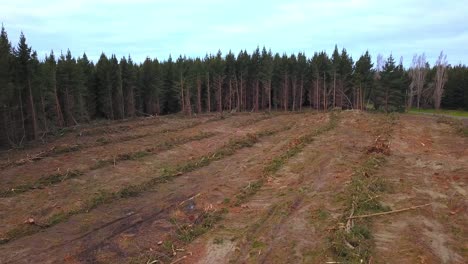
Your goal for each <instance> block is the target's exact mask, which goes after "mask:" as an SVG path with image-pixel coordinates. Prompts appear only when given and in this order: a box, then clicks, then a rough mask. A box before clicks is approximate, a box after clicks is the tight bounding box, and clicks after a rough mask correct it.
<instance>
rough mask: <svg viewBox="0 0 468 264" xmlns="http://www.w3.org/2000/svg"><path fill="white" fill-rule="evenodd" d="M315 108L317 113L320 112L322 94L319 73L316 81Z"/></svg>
mask: <svg viewBox="0 0 468 264" xmlns="http://www.w3.org/2000/svg"><path fill="white" fill-rule="evenodd" d="M315 102H316V103H315V107H316V108H317V111H318V110H320V93H319V75H318V73H317V78H316V79H315Z"/></svg>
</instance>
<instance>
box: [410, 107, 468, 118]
mask: <svg viewBox="0 0 468 264" xmlns="http://www.w3.org/2000/svg"><path fill="white" fill-rule="evenodd" d="M408 112H409V113H411V114H420V113H424V114H435V115H450V116H461V117H468V111H463V110H446V109H440V110H436V109H417V108H412V109H411V110H409V111H408Z"/></svg>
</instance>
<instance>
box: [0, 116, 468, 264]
mask: <svg viewBox="0 0 468 264" xmlns="http://www.w3.org/2000/svg"><path fill="white" fill-rule="evenodd" d="M337 115H338V121H337V124H336V125H335V126H333V127H332V128H331V129H329V130H323V131H321V130H320V128H322V127H325V126H327V124H329V123H330V114H327V113H311V112H309V113H298V114H274V115H265V114H238V115H234V116H226V117H225V118H223V119H220V118H217V117H216V116H213V115H207V116H203V115H202V116H200V117H197V118H193V119H189V118H180V117H176V118H167V117H166V118H159V119H154V120H153V119H150V120H143V121H141V120H139V121H133V122H132V121H129V122H125V123H123V124H119V125H118V126H117V127H119V126H120V127H121V128H119V129H115V127H116V126H115V125H114V126H112V125H109V126H106V125H103V126H100V127H97V128H88V129H87V130H83V131H88V132H81V136H79V137H77V136H76V135H75V134H70V135H65V138H64V139H59V140H56V141H54V142H53V143H51V144H52V145H54V146H60V145H63V144H67V145H80V146H81V147H80V149H77V150H74V151H70V152H64V153H56V154H54V155H50V156H48V157H44V158H41V159H39V160H36V161H27V162H26V163H22V162H18V163H15V161H19V160H22V159H24V158H25V157H26V156H27V155H26V154H28V155H29V156H31V155H33V154H34V153H41V152H43V151H45V150H48V149H50V148H51V145H49V146H46V147H34V148H31V149H28V150H24V151H23V152H17V153H14V154H9V157H8V161H5V160H2V164H7V163H8V166H6V165H5V168H4V169H3V170H2V172H1V173H0V177H1V178H2V184H1V185H0V190H7V191H8V190H11V189H12V188H15V187H16V186H22V185H23V186H30V185H34V184H37V182H38V181H39V180H41V179H44V177H46V176H47V175H51V174H53V173H55V172H56V171H57V168H60V169H59V171H67V170H80V171H81V172H82V174H80V175H77V176H76V177H73V178H67V177H64V178H63V179H62V180H61V181H59V182H51V183H50V184H49V183H47V184H43V185H40V188H30V189H27V190H24V191H22V192H20V193H11V192H10V193H9V194H8V195H5V197H1V198H0V219H1V220H0V238H2V239H3V244H2V245H0V263H31V262H37V263H62V262H64V263H96V262H99V263H115V262H119V263H147V262H148V261H149V262H151V261H153V260H159V261H161V262H162V263H171V262H172V261H178V263H324V262H326V261H338V260H339V256H337V255H336V254H335V253H334V252H333V250H332V249H331V247H330V242H329V239H330V236H331V235H332V233H333V232H334V231H333V230H334V229H336V228H337V227H338V226H340V221H341V219H342V217H343V212H344V208H345V204H346V202H345V201H343V199H342V195H341V193H343V192H345V188H346V186H347V185H348V184H349V182H350V180H351V177H352V175H353V170H354V169H355V168H356V167H358V166H360V164H362V163H363V162H364V161H365V160H366V158H367V157H368V155H369V153H368V149H369V147H370V146H372V145H373V144H374V142H375V139H376V138H378V137H379V136H380V134H381V133H382V131H381V129H379V127H380V126H382V124H384V123H385V122H386V120H387V118H388V117H386V116H384V115H376V114H367V113H362V112H341V113H338V114H337ZM142 124H144V125H142ZM316 130H317V131H320V132H314V133H312V134H313V135H314V136H313V140H311V141H310V142H309V141H308V142H307V144H303V145H301V149H300V151H297V153H296V152H295V153H294V155H291V156H290V157H288V158H287V159H285V160H283V161H284V162H282V163H278V164H279V165H278V166H277V170H275V171H274V172H273V173H270V174H265V171H266V168H267V167H268V166H269V164H271V163H272V162H274V161H275V158H276V157H282V155H283V156H284V153H287V152H288V151H289V150H290V149H291V148H294V146H296V145H297V144H298V142H299V141H300V140H301V136H303V135H308V134H311V132H313V131H316ZM266 132H268V133H266ZM249 133H250V134H257V135H258V136H257V137H255V141H254V144H253V145H252V144H244V143H239V144H238V145H236V146H235V148H234V150H233V151H226V150H225V148H226V146H229V144H230V142H232V139H238V140H244V139H249V137H250V136H249V135H248V134H249ZM135 135H137V136H135ZM199 135H202V136H199ZM103 137H108V138H114V139H115V140H110V142H107V143H106V144H102V143H99V141H100V140H99V139H100V138H103ZM119 139H126V140H119ZM239 142H243V141H239ZM389 142H390V144H389V146H390V154H389V155H388V157H386V160H387V161H386V163H385V164H384V165H383V166H382V167H381V168H379V169H378V171H377V172H376V176H377V177H381V178H383V179H385V181H387V182H388V183H389V184H390V186H391V188H390V189H389V191H388V192H385V193H383V194H381V195H380V196H381V197H380V199H381V200H382V203H384V204H385V205H387V206H389V207H390V208H391V209H398V208H405V207H408V206H412V205H417V204H422V203H431V205H430V206H429V207H425V208H422V209H417V210H411V211H407V212H404V213H399V214H390V215H387V216H380V217H373V218H372V220H371V221H372V225H371V226H372V228H371V233H372V237H373V239H372V241H373V243H374V247H373V254H372V260H374V261H376V262H377V263H465V262H466V261H467V260H468V255H467V253H466V252H467V247H468V244H467V237H468V228H467V227H466V224H465V223H466V222H467V220H468V213H467V211H468V210H467V209H468V202H467V197H466V195H467V191H466V190H467V183H468V140H467V138H463V137H461V136H459V135H457V134H455V132H454V131H453V128H452V127H450V126H449V125H447V124H441V123H438V122H436V119H435V118H433V117H429V116H415V115H400V116H398V118H397V121H396V122H395V123H394V124H392V133H391V136H390V138H389ZM148 147H157V148H156V150H155V151H154V152H151V153H149V154H145V155H144V156H141V157H139V156H138V157H137V158H132V159H121V160H118V161H115V158H114V157H115V156H117V155H119V154H128V153H136V152H139V151H141V150H143V149H145V148H148ZM216 153H221V154H222V155H221V156H219V157H216V155H218V154H216ZM3 157H4V156H3ZM100 159H102V160H104V159H105V160H111V161H112V159H114V160H113V162H110V163H105V164H104V165H101V166H96V165H95V164H96V162H97V161H99V160H100ZM187 164H189V165H190V166H193V164H195V167H194V168H192V167H188V165H187ZM184 166H185V167H184ZM174 168H176V169H177V168H179V169H180V168H184V170H183V171H182V170H181V171H180V172H177V171H178V170H176V171H175V173H173V174H171V175H172V176H171V177H170V178H162V177H164V175H165V173H166V171H171V170H172V169H174ZM187 168H188V169H187ZM158 178H162V180H161V181H158V183H157V184H155V185H154V186H150V187H148V188H144V189H141V190H140V189H138V193H130V194H129V195H126V196H122V195H121V196H118V197H116V198H115V199H114V198H113V197H114V196H112V197H111V198H113V199H106V196H105V194H108V193H116V192H118V193H122V192H121V191H122V190H124V189H125V188H126V187H128V186H129V185H139V186H140V185H145V183H146V182H149V181H151V180H152V179H158ZM260 180H261V183H262V184H258V185H256V184H257V183H258V182H259V181H260ZM34 186H35V185H34ZM246 193H248V195H245V194H246ZM101 198H102V199H101ZM241 198H242V199H241ZM90 199H91V200H92V201H94V202H96V201H97V202H96V206H93V207H86V206H88V205H87V201H88V200H90ZM99 199H101V200H99ZM83 208H85V209H86V208H89V210H88V209H86V210H84V209H83ZM70 212H72V213H70ZM68 214H69V215H68ZM64 215H66V217H64ZM28 219H30V221H31V222H30V223H25V221H26V220H28ZM32 221H34V223H32ZM415 234H417V235H415ZM154 263H156V262H154Z"/></svg>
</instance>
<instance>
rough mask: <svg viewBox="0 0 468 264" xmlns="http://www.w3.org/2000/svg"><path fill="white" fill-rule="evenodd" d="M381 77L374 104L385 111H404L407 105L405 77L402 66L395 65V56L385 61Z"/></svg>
mask: <svg viewBox="0 0 468 264" xmlns="http://www.w3.org/2000/svg"><path fill="white" fill-rule="evenodd" d="M380 76H381V79H380V80H379V81H378V84H377V89H376V91H375V92H376V93H375V97H374V105H375V107H376V109H380V110H383V111H385V112H393V111H402V110H404V105H405V97H404V92H405V88H406V87H405V82H404V79H403V70H402V66H401V68H400V66H398V67H397V66H396V65H395V59H393V56H392V55H390V57H389V58H388V59H387V61H386V62H385V65H384V66H383V69H382V72H381V73H380Z"/></svg>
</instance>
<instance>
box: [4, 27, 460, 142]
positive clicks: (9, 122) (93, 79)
mask: <svg viewBox="0 0 468 264" xmlns="http://www.w3.org/2000/svg"><path fill="white" fill-rule="evenodd" d="M467 87H468V69H467V67H466V66H464V65H458V66H454V67H452V66H450V65H448V64H447V62H446V58H445V56H444V55H443V54H442V53H441V56H440V58H439V60H438V61H437V62H436V63H435V65H434V66H433V67H430V66H429V64H428V63H427V62H426V61H425V57H424V55H415V58H414V59H413V64H412V66H411V67H410V68H409V69H405V68H404V67H403V63H402V59H400V62H399V63H397V62H396V61H395V59H394V58H393V56H392V55H390V56H389V57H388V58H386V59H385V58H383V56H381V55H379V56H378V57H377V61H376V65H374V63H373V62H372V59H371V56H370V54H369V53H368V52H365V53H364V54H363V55H361V56H360V57H359V59H358V60H357V61H354V60H353V59H352V57H351V56H350V55H349V54H348V53H347V51H346V49H342V50H341V51H339V50H338V48H337V47H336V46H335V49H334V52H333V53H332V54H331V56H329V55H328V54H327V53H326V52H324V51H322V52H316V53H314V54H313V56H312V57H306V55H305V54H304V53H298V54H290V55H288V54H278V53H275V54H273V53H272V52H271V50H267V49H266V48H263V49H260V48H259V47H257V48H256V49H255V50H254V51H253V52H251V53H248V52H247V51H245V50H243V51H240V52H239V53H238V54H234V53H232V52H231V51H230V52H228V53H227V54H226V55H225V56H223V54H222V53H221V51H218V52H217V53H216V54H214V55H213V54H207V55H206V56H205V57H203V58H188V57H185V56H179V57H178V58H177V59H176V60H173V59H172V58H171V56H169V58H168V59H167V60H164V61H159V60H158V59H156V58H155V59H151V58H149V57H148V58H146V60H145V61H144V62H142V63H135V62H134V61H132V59H131V57H130V56H128V57H123V58H121V59H120V60H119V59H117V57H116V56H115V55H111V56H110V57H108V56H106V54H104V53H102V54H101V56H100V58H99V60H98V61H97V62H96V63H94V62H92V61H90V60H89V59H88V57H87V56H86V54H83V55H82V56H79V57H77V58H75V57H74V56H72V54H71V53H70V51H69V50H68V51H67V52H66V53H65V54H64V53H61V54H60V55H55V54H54V52H53V51H51V52H50V54H48V55H46V56H45V58H44V59H39V58H38V54H37V52H36V51H34V50H32V48H31V47H30V46H29V45H28V44H27V42H26V38H25V36H24V35H23V33H21V36H20V39H19V42H18V45H17V46H16V47H12V45H11V42H10V41H9V39H8V35H7V32H6V31H5V29H4V28H3V26H2V30H1V35H0V115H1V116H0V127H1V132H0V133H1V134H0V146H4V147H5V146H10V147H11V146H13V147H14V146H21V145H22V144H23V143H24V142H27V141H30V140H37V139H41V138H45V137H46V136H48V135H50V134H54V133H56V132H57V131H59V130H60V129H61V128H65V127H70V126H75V125H78V124H81V123H86V122H90V121H92V120H96V119H109V120H118V119H125V118H132V117H135V116H148V115H162V114H170V113H177V112H183V113H185V114H187V115H192V114H194V113H203V112H215V111H216V112H223V111H230V112H233V111H239V112H240V111H242V112H245V111H248V112H250V111H272V110H284V111H301V110H302V109H303V108H305V107H307V108H313V109H317V110H323V111H327V110H330V109H334V108H341V109H361V110H364V109H377V110H382V111H386V112H390V111H403V110H404V109H405V108H411V107H413V106H414V105H416V106H417V107H436V108H439V107H441V106H442V107H447V108H468V88H467Z"/></svg>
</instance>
